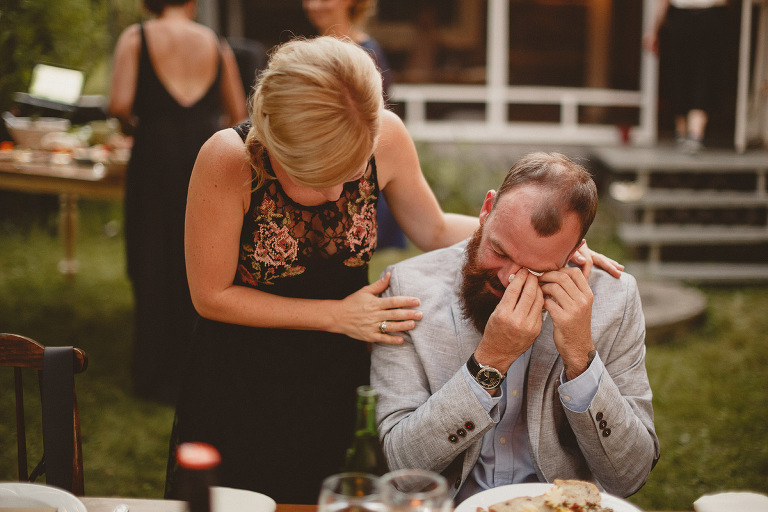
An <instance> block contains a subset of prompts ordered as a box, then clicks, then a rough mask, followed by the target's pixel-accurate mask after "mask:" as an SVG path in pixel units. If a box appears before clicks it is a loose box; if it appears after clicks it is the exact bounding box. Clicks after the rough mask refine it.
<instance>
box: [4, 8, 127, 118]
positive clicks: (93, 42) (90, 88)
mask: <svg viewBox="0 0 768 512" xmlns="http://www.w3.org/2000/svg"><path fill="white" fill-rule="evenodd" d="M140 14H141V12H140V3H139V0H0V111H4V110H7V109H8V107H9V106H10V104H11V102H12V96H13V93H15V92H18V91H26V90H27V88H28V87H29V81H30V78H31V74H32V68H33V67H34V66H35V64H37V63H40V62H44V63H47V64H52V65H56V66H63V67H71V68H76V69H81V70H83V71H85V73H86V84H85V91H84V92H85V93H88V94H107V93H108V91H107V84H108V79H107V77H108V72H107V70H108V69H109V63H110V62H111V57H112V50H113V48H114V44H115V41H116V40H117V37H118V36H119V34H120V31H121V30H122V29H123V28H125V26H127V25H128V24H130V23H132V22H135V21H137V20H138V19H139V16H140Z"/></svg>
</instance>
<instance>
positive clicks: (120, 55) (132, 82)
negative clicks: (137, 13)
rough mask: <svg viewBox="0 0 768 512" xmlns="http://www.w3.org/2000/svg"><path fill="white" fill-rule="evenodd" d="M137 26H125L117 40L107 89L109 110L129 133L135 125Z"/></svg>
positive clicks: (137, 54) (138, 44) (137, 55)
mask: <svg viewBox="0 0 768 512" xmlns="http://www.w3.org/2000/svg"><path fill="white" fill-rule="evenodd" d="M140 47H141V35H140V34H139V26H138V25H131V26H130V27H128V28H126V29H125V30H124V31H123V33H122V34H121V35H120V38H119V39H118V40H117V45H116V46H115V54H114V58H113V61H112V82H111V84H110V89H109V112H110V114H112V115H113V116H115V117H116V118H117V119H118V120H119V121H120V125H121V126H122V128H123V132H124V133H127V134H130V133H131V132H132V129H133V128H134V126H135V119H134V117H133V100H134V98H135V96H136V79H137V77H138V74H139V49H140Z"/></svg>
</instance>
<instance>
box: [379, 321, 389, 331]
mask: <svg viewBox="0 0 768 512" xmlns="http://www.w3.org/2000/svg"><path fill="white" fill-rule="evenodd" d="M379 331H381V334H387V321H386V320H382V321H381V323H380V324H379Z"/></svg>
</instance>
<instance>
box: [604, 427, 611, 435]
mask: <svg viewBox="0 0 768 512" xmlns="http://www.w3.org/2000/svg"><path fill="white" fill-rule="evenodd" d="M609 435H611V429H609V428H606V429H603V437H608V436H609Z"/></svg>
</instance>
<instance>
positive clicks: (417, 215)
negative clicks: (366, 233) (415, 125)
mask: <svg viewBox="0 0 768 512" xmlns="http://www.w3.org/2000/svg"><path fill="white" fill-rule="evenodd" d="M374 156H375V157H376V169H377V172H378V179H379V188H380V189H381V190H382V191H383V193H384V195H385V196H386V198H387V204H388V205H389V209H390V210H391V211H392V215H393V216H394V217H395V220H397V223H398V224H399V225H400V227H401V228H402V229H403V231H404V232H405V234H406V235H408V238H410V239H411V241H412V242H413V243H414V244H416V246H417V247H418V248H419V249H421V250H423V251H429V250H433V249H439V248H441V247H447V246H449V245H451V244H454V243H456V242H459V241H461V240H464V239H465V238H467V237H469V236H470V235H471V234H472V233H474V231H475V230H476V229H477V228H478V226H479V225H480V224H479V222H478V219H477V217H470V216H467V215H458V214H452V213H445V212H443V210H442V209H441V208H440V205H439V204H438V202H437V198H435V195H434V193H433V192H432V189H430V188H429V184H428V183H427V180H426V179H425V178H424V174H423V173H422V172H421V166H420V165H419V157H418V155H417V154H416V147H415V146H414V144H413V140H412V139H411V136H410V135H409V134H408V131H407V130H406V128H405V125H404V124H403V122H402V121H401V120H400V118H399V117H397V116H396V115H395V114H393V113H392V112H389V111H385V112H384V115H383V118H382V127H381V136H380V138H379V144H378V146H377V147H376V150H375V151H374Z"/></svg>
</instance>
